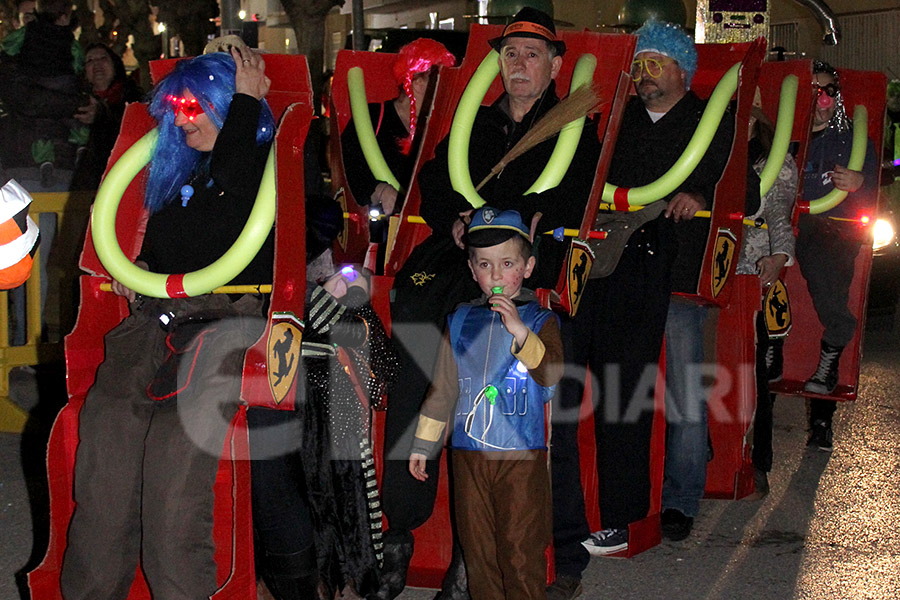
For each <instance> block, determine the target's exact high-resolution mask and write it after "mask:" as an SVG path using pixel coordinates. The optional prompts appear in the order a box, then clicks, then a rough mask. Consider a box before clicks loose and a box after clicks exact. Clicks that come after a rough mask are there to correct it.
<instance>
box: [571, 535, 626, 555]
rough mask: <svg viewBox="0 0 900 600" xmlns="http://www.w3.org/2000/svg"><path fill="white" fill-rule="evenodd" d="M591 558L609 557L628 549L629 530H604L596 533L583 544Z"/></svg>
mask: <svg viewBox="0 0 900 600" xmlns="http://www.w3.org/2000/svg"><path fill="white" fill-rule="evenodd" d="M581 545H582V546H584V547H585V548H586V549H587V551H588V553H590V555H591V556H608V555H610V554H615V553H617V552H621V551H622V550H625V549H627V548H628V530H627V529H602V530H600V531H595V532H594V533H592V534H591V535H590V537H589V538H588V539H586V540H584V541H583V542H581Z"/></svg>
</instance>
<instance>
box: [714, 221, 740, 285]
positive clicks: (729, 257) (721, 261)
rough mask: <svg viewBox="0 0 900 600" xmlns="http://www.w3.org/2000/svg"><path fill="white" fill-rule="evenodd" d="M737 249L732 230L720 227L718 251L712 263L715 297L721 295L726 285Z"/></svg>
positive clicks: (717, 237)
mask: <svg viewBox="0 0 900 600" xmlns="http://www.w3.org/2000/svg"><path fill="white" fill-rule="evenodd" d="M736 249H737V238H735V236H734V234H733V233H731V230H729V229H720V230H719V231H718V233H716V253H715V255H714V256H713V263H712V279H711V282H712V293H713V297H715V296H718V295H719V292H721V291H722V288H723V287H725V282H726V281H728V275H729V274H730V272H731V263H732V261H734V253H735V250H736Z"/></svg>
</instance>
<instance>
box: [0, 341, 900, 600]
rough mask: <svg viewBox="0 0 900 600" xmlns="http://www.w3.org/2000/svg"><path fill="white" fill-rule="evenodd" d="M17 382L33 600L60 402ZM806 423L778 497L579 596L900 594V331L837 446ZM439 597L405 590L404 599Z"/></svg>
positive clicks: (612, 574)
mask: <svg viewBox="0 0 900 600" xmlns="http://www.w3.org/2000/svg"><path fill="white" fill-rule="evenodd" d="M38 381H41V383H42V387H49V388H50V389H49V391H48V390H46V389H42V390H40V397H41V398H45V397H47V396H48V395H52V397H55V398H59V397H61V396H59V393H58V392H57V391H55V390H54V389H53V387H54V383H58V378H57V377H53V376H52V374H39V377H38ZM13 388H14V390H15V393H18V394H20V395H21V397H22V400H21V402H22V403H23V404H25V405H27V406H28V407H29V408H32V407H33V408H34V414H36V415H37V419H36V425H35V427H34V428H33V429H32V430H31V431H30V432H29V433H28V434H27V435H24V436H20V435H11V434H0V600H18V599H20V598H27V596H26V595H22V593H21V591H20V585H17V576H16V574H17V573H21V572H23V570H24V568H25V567H26V566H27V565H29V564H30V565H33V564H35V562H34V561H35V560H36V559H39V556H40V554H41V552H40V551H39V550H38V551H35V549H36V548H37V549H40V548H42V547H43V545H44V544H46V533H45V532H44V529H43V528H44V524H43V519H42V518H41V517H43V515H45V514H46V512H45V511H46V508H45V506H46V505H45V502H46V498H45V493H44V484H43V480H42V476H43V474H42V469H41V459H42V457H43V449H42V446H41V444H42V438H41V435H42V432H43V428H42V427H41V423H42V422H46V421H48V420H49V418H50V417H51V416H52V414H53V413H54V410H55V409H56V408H58V405H57V406H54V403H53V402H47V401H42V402H40V403H37V402H36V401H35V397H36V396H37V394H38V390H37V389H36V388H35V382H34V378H33V377H31V376H29V375H28V374H21V373H20V374H18V378H17V381H16V382H15V383H14V385H13ZM805 423H806V406H805V403H804V402H803V401H802V400H800V399H797V398H779V400H778V402H776V405H775V441H774V443H775V456H776V463H775V466H774V469H773V471H772V473H771V475H770V484H771V488H772V491H771V493H770V494H769V495H768V496H767V497H766V498H765V499H763V500H761V501H757V502H749V501H737V502H730V501H722V500H704V501H703V502H702V504H701V514H700V516H699V517H698V518H697V520H696V522H695V526H694V532H693V533H692V535H691V536H690V537H689V538H688V539H687V540H685V541H683V542H677V543H672V542H665V541H664V542H663V543H662V544H661V545H660V546H657V547H655V548H653V549H651V550H649V551H647V552H644V553H643V554H640V555H638V556H636V557H634V558H632V559H627V560H626V559H600V558H594V559H592V561H591V564H590V566H589V567H588V570H587V571H586V572H585V577H584V587H585V592H584V594H583V596H582V598H585V599H588V600H593V599H599V598H616V599H618V600H628V599H631V598H634V599H638V598H640V599H644V598H651V599H652V598H666V599H671V600H680V599H685V600H687V599H690V600H696V599H701V600H703V599H710V600H711V599H718V598H722V599H753V600H757V599H787V598H797V599H816V600H820V599H829V600H830V599H842V600H843V599H847V600H858V599H868V598H871V599H878V600H884V599H893V598H897V599H900V527H898V523H900V337H898V336H897V335H890V334H886V333H877V332H876V333H873V332H870V333H869V334H868V335H867V341H866V351H865V358H864V360H863V367H862V377H861V385H860V395H859V400H857V401H856V402H855V403H852V404H847V405H843V406H841V407H839V409H838V412H837V413H836V415H835V422H834V452H833V453H830V454H829V453H825V452H820V451H813V450H807V449H806V431H805ZM23 456H24V457H25V460H23ZM32 514H34V515H37V516H38V518H37V519H32ZM33 523H35V524H36V525H34V526H33ZM32 530H34V532H35V533H34V534H33V533H32ZM18 580H19V581H20V580H21V577H18ZM433 596H434V591H431V590H413V589H408V590H406V591H405V592H404V593H403V594H402V595H401V596H400V598H401V600H425V599H429V600H430V599H431V598H432V597H433Z"/></svg>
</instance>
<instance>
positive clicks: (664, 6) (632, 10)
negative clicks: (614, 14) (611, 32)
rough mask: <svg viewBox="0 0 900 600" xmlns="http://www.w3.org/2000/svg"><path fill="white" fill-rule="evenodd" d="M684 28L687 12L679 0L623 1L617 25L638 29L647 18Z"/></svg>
mask: <svg viewBox="0 0 900 600" xmlns="http://www.w3.org/2000/svg"><path fill="white" fill-rule="evenodd" d="M651 17H653V18H655V19H656V20H658V21H665V22H667V23H674V24H676V25H681V26H682V27H685V26H686V25H687V11H686V10H685V8H684V3H683V2H682V1H681V0H625V4H623V5H622V8H621V10H619V25H620V26H622V27H627V28H635V29H636V28H638V27H640V26H641V25H642V24H643V23H644V21H646V20H647V19H649V18H651Z"/></svg>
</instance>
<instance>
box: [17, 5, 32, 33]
mask: <svg viewBox="0 0 900 600" xmlns="http://www.w3.org/2000/svg"><path fill="white" fill-rule="evenodd" d="M34 6H35V1H34V0H20V2H18V3H17V4H16V22H15V23H14V27H15V28H16V29H21V28H22V27H25V26H26V25H28V24H29V23H31V22H32V21H34V20H35V18H36V16H35V12H34Z"/></svg>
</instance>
